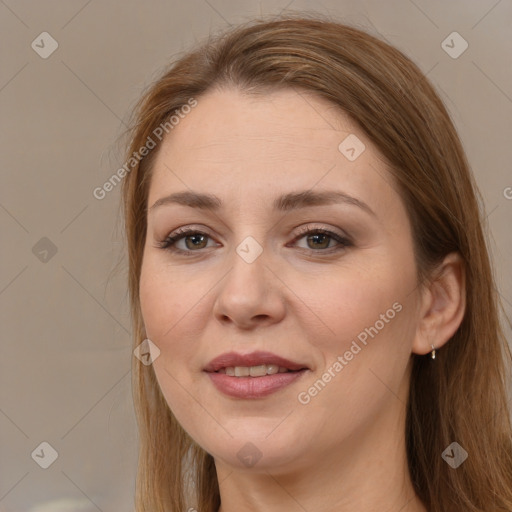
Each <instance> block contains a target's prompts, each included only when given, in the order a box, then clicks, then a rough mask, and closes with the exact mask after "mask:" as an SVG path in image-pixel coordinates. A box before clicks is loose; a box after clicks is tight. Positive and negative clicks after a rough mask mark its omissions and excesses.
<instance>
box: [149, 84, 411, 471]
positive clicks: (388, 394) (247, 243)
mask: <svg viewBox="0 0 512 512" xmlns="http://www.w3.org/2000/svg"><path fill="white" fill-rule="evenodd" d="M347 137H349V138H348V139H347ZM363 144H364V146H363ZM351 148H352V149H351ZM176 193H186V194H207V195H208V196H215V197H214V198H213V201H212V202H210V203H207V202H205V200H204V198H203V199H202V200H201V201H200V200H198V199H197V197H196V198H195V199H194V197H193V196H192V195H191V196H185V195H184V194H182V195H181V196H178V197H177V196H174V200H172V198H171V197H169V196H171V195H172V194H176ZM327 193H329V194H327ZM180 198H181V199H180ZM210 199H212V197H210ZM205 206H207V207H205ZM148 208H149V211H148V217H147V222H148V230H147V239H146V244H145V248H144V257H143V265H142V272H141V277H140V301H141V308H142V314H143V319H144V325H145V328H146V334H147V337H148V338H149V339H150V340H151V341H152V342H153V343H154V344H155V345H156V346H157V347H158V348H159V350H160V355H159V357H157V358H156V359H155V360H154V362H153V368H154V371H155V374H156V377H157V380H158V383H159V386H160V388H161V390H162V393H163V395H164V396H165V399H166V400H167V403H168V405H169V407H170V409H171V410H172V412H173V414H174V415H175V417H176V418H177V420H178V421H179V422H180V424H181V425H182V426H183V428H184V429H185V430H186V431H187V432H188V433H189V434H190V436H191V437H192V438H193V439H194V440H195V441H196V442H197V443H198V444H199V445H200V446H202V447H203V448H204V449H205V450H206V451H208V452H209V453H210V454H212V455H213V456H214V458H215V459H216V462H217V463H218V464H223V465H225V466H230V467H236V468H239V469H250V468H252V469H253V470H254V471H255V470H257V469H260V470H265V469H269V468H272V471H274V472H278V471H280V470H282V471H283V472H284V471H286V470H289V469H290V468H294V469H298V468H300V467H301V466H304V467H307V466H308V465H309V466H310V465H311V464H312V463H315V464H316V463H319V461H326V460H328V459H329V458H330V457H335V456H339V455H340V454H341V453H342V452H343V451H344V452H345V453H348V452H349V451H350V449H351V447H352V446H354V445H355V444H356V443H365V444H366V445H367V446H368V448H369V449H370V447H371V443H372V439H374V440H375V439H377V438H378V435H379V434H378V433H379V432H382V429H385V432H389V429H393V428H395V429H396V425H397V421H398V418H399V417H400V415H401V414H402V413H403V410H404V403H405V402H406V393H407V386H408V378H409V375H408V371H409V370H410V364H409V363H410V356H411V351H412V348H411V347H412V345H413V341H414V336H415V329H416V322H417V316H418V297H417V292H416V284H417V283H416V266H415V261H414V256H413V245H412V236H411V228H410V223H409V220H408V216H407V213H406V211H405V208H404V205H403V203H402V201H401V199H400V196H399V195H398V193H397V190H396V188H395V186H394V185H393V181H392V179H391V175H390V174H389V172H388V171H387V170H386V164H385V162H384V160H383V158H382V156H381V155H380V154H379V152H378V151H377V149H376V148H375V146H374V145H373V144H372V142H371V141H370V140H369V139H368V138H367V137H366V136H365V134H364V133H362V132H361V130H360V129H359V128H358V127H357V126H356V125H355V124H354V123H352V122H351V121H350V119H349V118H348V117H346V116H345V115H343V114H342V113H340V112H339V111H338V110H336V109H335V107H333V106H332V105H331V104H329V103H328V102H326V101H325V100H323V99H321V98H318V97H316V96H314V95H312V94H310V93H305V92H300V93H299V92H296V91H293V90H283V91H279V92H273V93H269V94H267V95H262V96H257V97H255V96H252V97H250V96H247V95H244V94H242V93H240V92H239V91H237V90H235V89H229V90H228V89H226V90H222V91H212V92H209V93H208V94H207V95H205V96H202V97H201V98H198V104H197V106H196V107H195V108H194V109H193V110H192V111H191V112H190V113H189V114H188V115H187V116H186V117H185V118H184V119H182V120H181V121H180V123H179V124H178V125H177V126H175V127H174V129H173V131H172V132H170V134H169V135H168V137H167V138H166V139H165V140H164V141H163V144H162V146H161V148H160V151H159V153H158V156H157V158H156V161H155V165H154V168H153V176H152V180H151V185H150V190H149V197H148ZM184 230H188V231H187V232H185V233H184V232H183V231H184ZM169 237H171V238H172V240H171V239H170V238H169ZM166 241H167V242H166ZM280 358H281V359H280ZM276 372H277V373H276ZM233 373H235V375H232V374H233ZM247 374H248V375H247Z"/></svg>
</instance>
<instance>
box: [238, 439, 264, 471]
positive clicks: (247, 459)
mask: <svg viewBox="0 0 512 512" xmlns="http://www.w3.org/2000/svg"><path fill="white" fill-rule="evenodd" d="M262 455H263V454H262V453H261V452H260V450H259V449H258V447H257V446H256V445H255V444H253V443H245V444H244V445H243V446H242V448H240V450H239V451H238V453H237V454H236V456H237V457H238V460H239V461H240V462H241V463H242V464H243V465H244V466H247V467H248V468H252V467H253V466H254V465H255V464H256V463H257V462H258V461H259V460H260V459H261V457H262Z"/></svg>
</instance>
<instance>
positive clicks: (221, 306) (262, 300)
mask: <svg viewBox="0 0 512 512" xmlns="http://www.w3.org/2000/svg"><path fill="white" fill-rule="evenodd" d="M231 261H232V267H231V270H229V271H228V273H227V274H226V276H225V278H224V279H222V280H221V282H220V283H219V287H218V288H216V289H217V297H216V299H215V303H214V307H213V314H214V315H215V317H216V318H217V320H218V321H219V322H221V323H223V324H226V325H227V324H233V325H235V326H236V327H238V328H240V329H244V330H249V329H253V328H255V327H257V326H263V325H265V326H267V325H271V324H273V323H276V322H279V321H281V320H282V318H283V317H284V314H285V300H284V296H283V294H284V290H285V289H286V287H285V286H284V285H283V283H282V281H281V280H280V279H279V278H278V277H277V272H276V270H275V269H272V268H271V266H272V265H271V263H270V258H267V257H266V253H265V250H264V251H263V252H262V253H261V254H260V255H259V256H258V257H257V258H256V259H255V260H254V261H250V260H249V259H244V257H242V256H240V254H239V253H237V252H236V251H233V253H232V260H231Z"/></svg>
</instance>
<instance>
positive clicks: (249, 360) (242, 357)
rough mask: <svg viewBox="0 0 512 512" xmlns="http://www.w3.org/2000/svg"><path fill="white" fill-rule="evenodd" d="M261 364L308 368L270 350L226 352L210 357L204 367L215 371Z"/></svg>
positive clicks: (207, 370) (295, 368)
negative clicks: (246, 352) (243, 352)
mask: <svg viewBox="0 0 512 512" xmlns="http://www.w3.org/2000/svg"><path fill="white" fill-rule="evenodd" d="M263 364H275V365H277V366H279V367H282V368H287V369H288V370H302V369H304V368H306V369H307V368H308V367H307V366H306V365H305V364H301V363H297V362H295V361H290V360H289V359H286V358H284V357H281V356H278V355H276V354H272V353H271V352H262V351H257V352H251V353H250V354H237V353H236V352H226V353H224V354H221V355H220V356H218V357H216V358H215V359H212V360H211V361H210V362H209V363H208V364H207V365H206V366H205V368H204V371H205V372H217V371H219V370H220V369H221V368H229V367H234V366H260V365H263Z"/></svg>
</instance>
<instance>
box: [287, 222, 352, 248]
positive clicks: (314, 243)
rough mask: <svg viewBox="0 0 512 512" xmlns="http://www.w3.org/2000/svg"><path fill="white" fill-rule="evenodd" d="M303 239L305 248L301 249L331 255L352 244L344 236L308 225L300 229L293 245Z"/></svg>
mask: <svg viewBox="0 0 512 512" xmlns="http://www.w3.org/2000/svg"><path fill="white" fill-rule="evenodd" d="M303 238H305V239H306V244H307V247H302V248H303V249H306V250H308V251H311V252H325V253H331V252H334V251H339V250H343V249H344V248H346V247H349V246H351V245H352V242H351V241H350V240H349V239H348V238H346V237H345V236H342V235H340V234H338V233H335V232H334V231H330V230H328V229H324V228H313V227H311V226H309V225H308V226H305V227H304V228H301V230H300V235H299V236H298V237H296V238H295V240H294V243H295V242H297V241H298V240H301V239H303ZM333 241H334V242H336V244H334V246H332V244H331V242H333Z"/></svg>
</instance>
